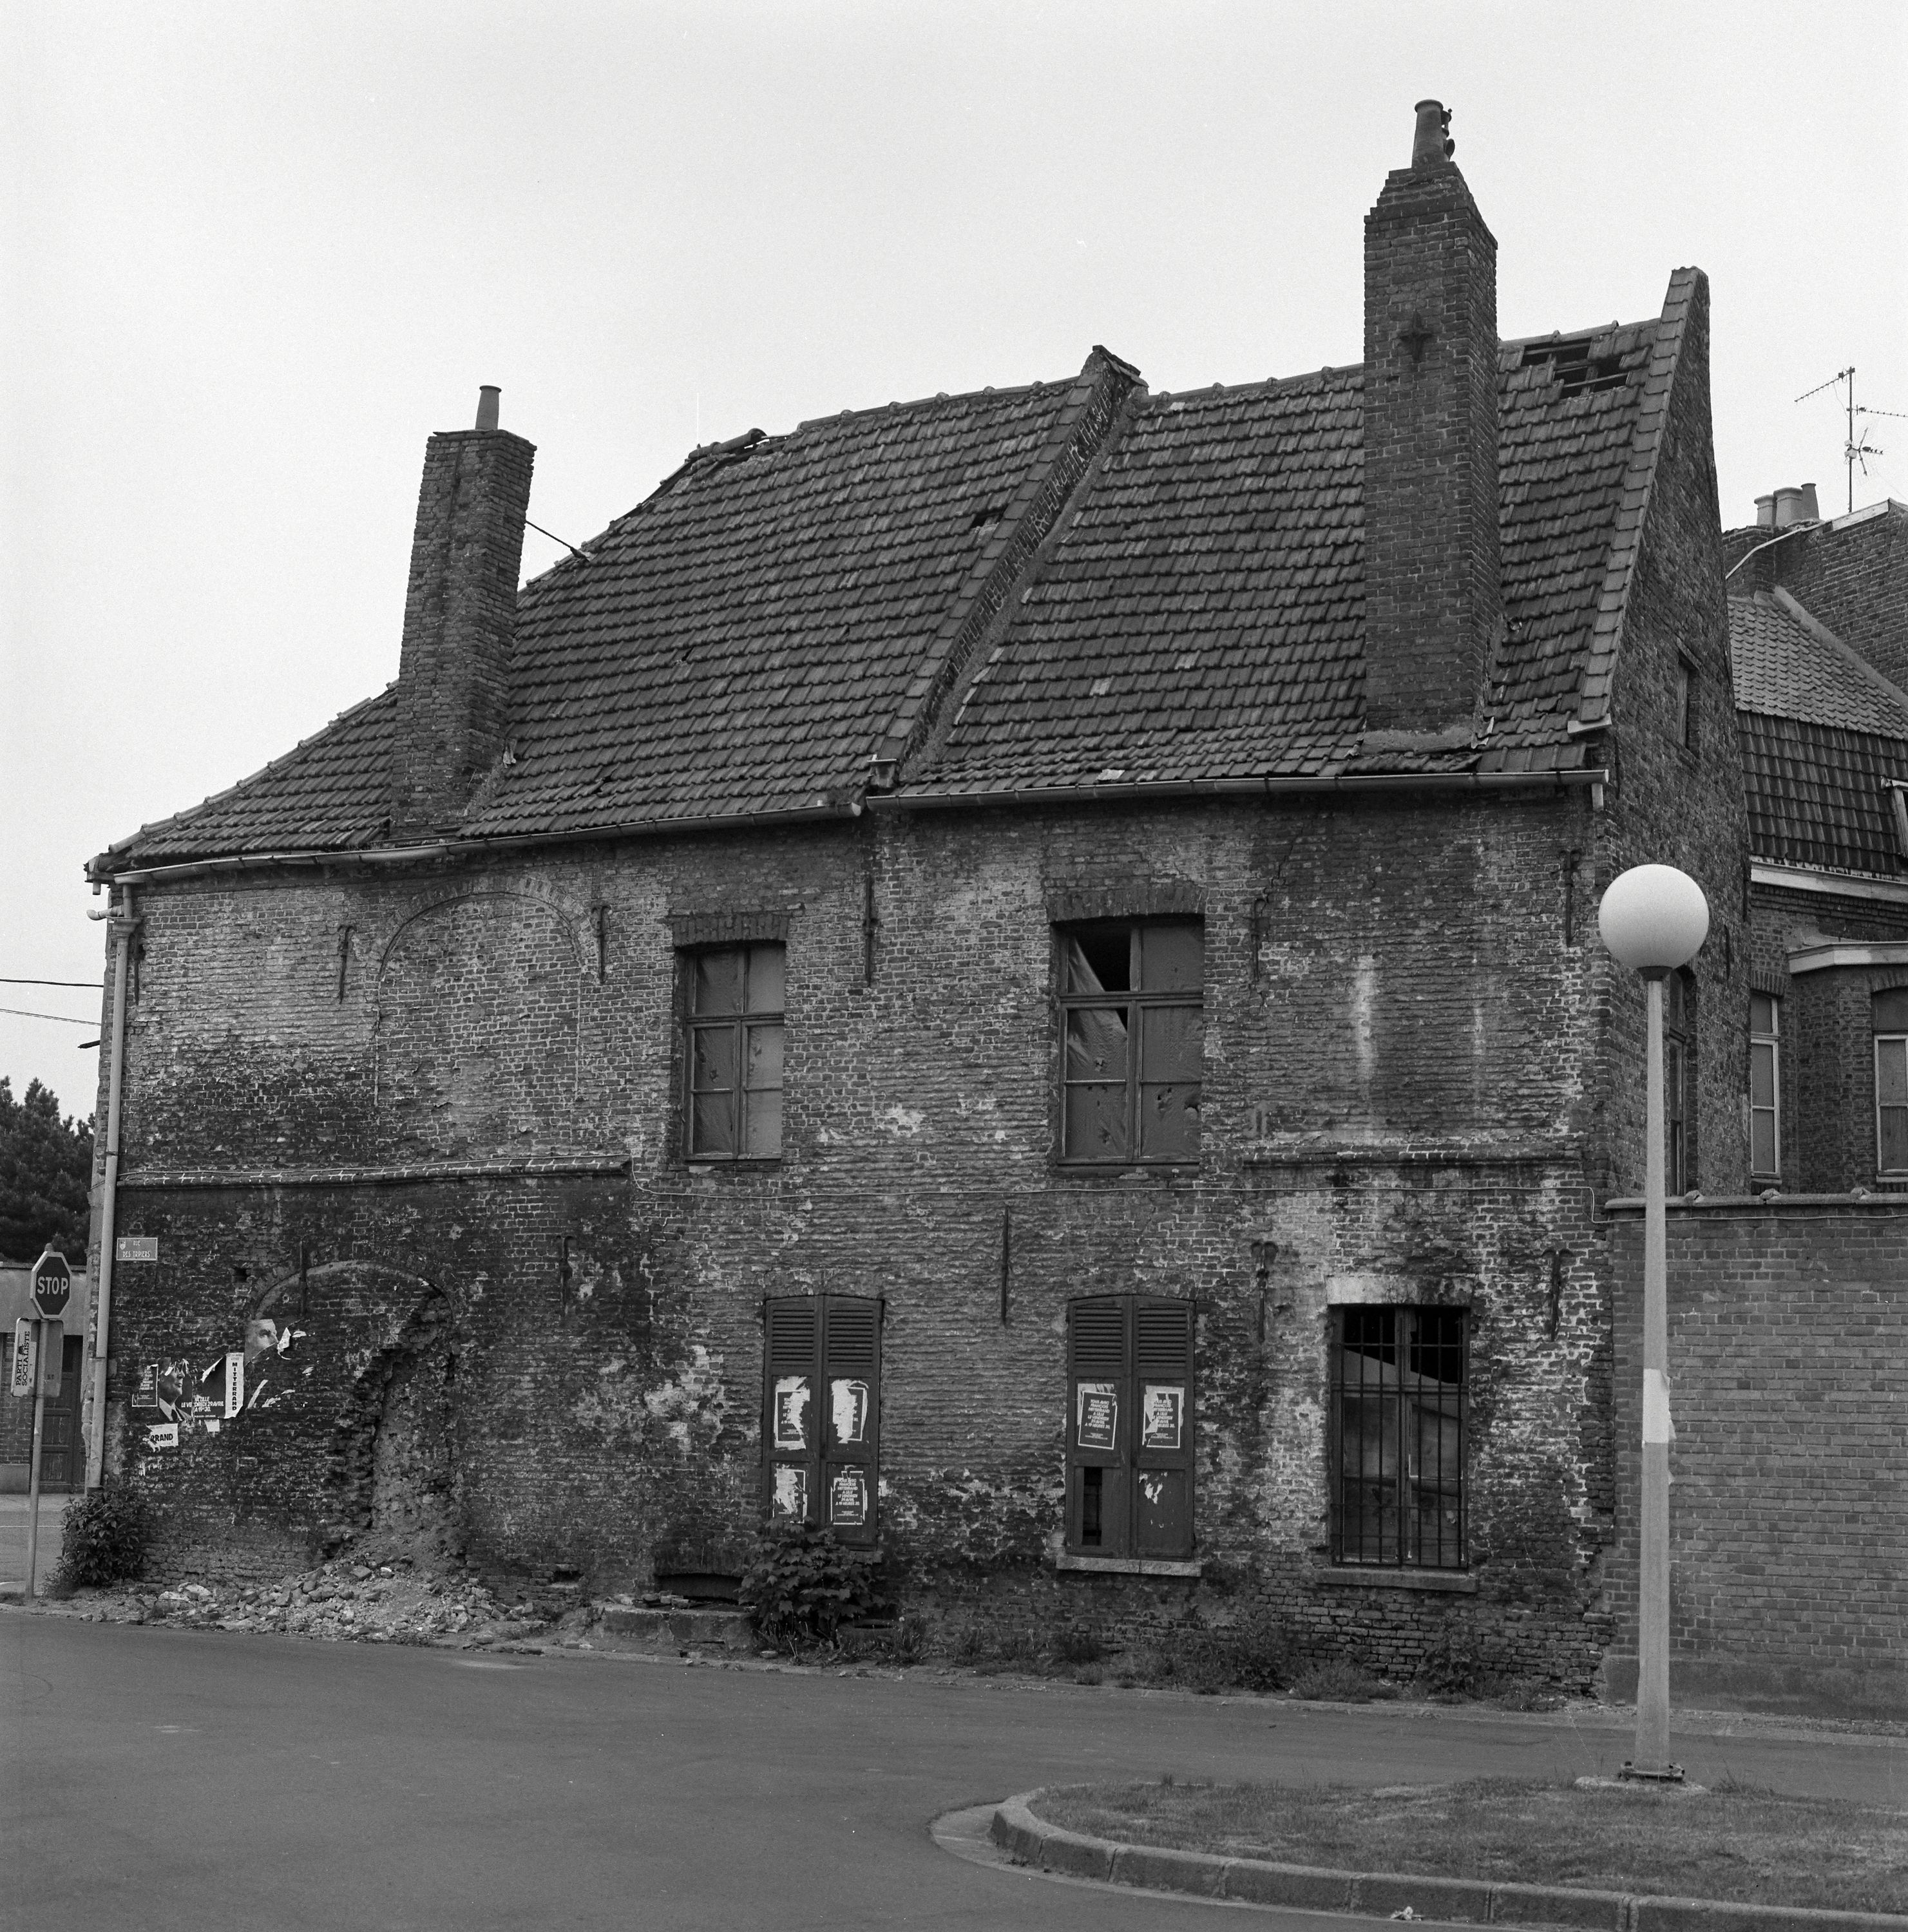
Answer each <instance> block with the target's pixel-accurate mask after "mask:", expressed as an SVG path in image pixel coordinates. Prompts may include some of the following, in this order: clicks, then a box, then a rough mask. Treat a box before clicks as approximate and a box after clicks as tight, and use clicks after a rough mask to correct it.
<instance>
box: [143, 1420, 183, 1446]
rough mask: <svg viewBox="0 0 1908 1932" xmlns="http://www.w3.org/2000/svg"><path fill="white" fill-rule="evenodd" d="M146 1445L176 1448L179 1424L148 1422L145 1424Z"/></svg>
mask: <svg viewBox="0 0 1908 1932" xmlns="http://www.w3.org/2000/svg"><path fill="white" fill-rule="evenodd" d="M146 1447H147V1448H149V1449H176V1448H178V1447H179V1424H177V1423H176V1422H149V1423H148V1424H146Z"/></svg>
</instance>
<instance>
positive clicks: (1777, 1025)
mask: <svg viewBox="0 0 1908 1932" xmlns="http://www.w3.org/2000/svg"><path fill="white" fill-rule="evenodd" d="M1759 1000H1762V1001H1767V1002H1768V1019H1769V1024H1768V1029H1767V1031H1761V1030H1759V1029H1758V1028H1757V1027H1756V1002H1757V1001H1759ZM1758 1063H1760V1064H1762V1065H1763V1066H1765V1067H1767V1069H1768V1096H1769V1097H1768V1100H1766V1101H1762V1100H1757V1099H1756V1069H1757V1065H1758ZM1758 1115H1766V1116H1767V1117H1768V1144H1769V1150H1770V1152H1769V1158H1768V1163H1767V1165H1766V1166H1761V1167H1758V1166H1756V1117H1757V1116H1758ZM1876 1145H1877V1147H1878V1148H1879V1141H1878V1142H1877V1143H1876ZM1749 1172H1750V1175H1752V1176H1753V1178H1755V1179H1756V1180H1758V1181H1780V1179H1781V1178H1782V1001H1781V1000H1780V998H1778V997H1777V995H1774V993H1757V992H1751V993H1750V995H1749Z"/></svg>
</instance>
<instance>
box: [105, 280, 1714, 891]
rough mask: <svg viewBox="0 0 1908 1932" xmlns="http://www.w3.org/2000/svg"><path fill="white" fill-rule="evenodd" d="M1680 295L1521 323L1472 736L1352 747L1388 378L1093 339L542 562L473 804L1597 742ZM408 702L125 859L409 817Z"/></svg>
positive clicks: (824, 803) (1164, 771) (367, 836)
mask: <svg viewBox="0 0 1908 1932" xmlns="http://www.w3.org/2000/svg"><path fill="white" fill-rule="evenodd" d="M1677 287H1678V284H1672V308H1673V305H1674V298H1675V295H1676V290H1677ZM1679 326H1680V325H1679V322H1678V319H1677V317H1676V315H1675V314H1672V310H1671V309H1666V317H1665V320H1663V321H1661V322H1657V323H1642V324H1636V325H1632V326H1626V327H1622V328H1612V329H1609V330H1606V331H1604V332H1601V333H1600V334H1597V335H1585V336H1579V337H1574V338H1543V339H1542V340H1538V341H1530V342H1526V343H1508V344H1505V345H1504V347H1503V350H1502V351H1501V356H1500V363H1499V368H1500V377H1501V398H1502V412H1501V474H1502V481H1503V496H1502V544H1503V557H1504V604H1505V613H1506V618H1507V634H1506V636H1505V639H1504V643H1503V644H1502V646H1501V649H1500V651H1499V652H1498V657H1497V659H1496V661H1495V663H1494V665H1493V667H1492V683H1491V690H1490V696H1489V703H1488V706H1487V710H1488V711H1489V714H1490V716H1491V718H1492V726H1491V729H1490V730H1489V733H1488V734H1487V735H1486V737H1485V738H1484V739H1483V741H1482V742H1480V743H1478V744H1476V745H1459V746H1457V747H1456V748H1453V749H1448V750H1432V751H1418V752H1415V753H1398V752H1395V751H1387V752H1384V753H1374V752H1370V751H1367V752H1366V753H1365V754H1363V757H1361V755H1360V734H1361V731H1362V722H1363V661H1362V632H1363V583H1362V572H1363V538H1362V524H1361V508H1360V484H1361V451H1360V443H1361V405H1360V385H1361V382H1362V380H1363V379H1362V372H1361V371H1360V370H1359V369H1357V368H1351V369H1345V370H1326V371H1320V372H1318V373H1317V374H1313V375H1310V376H1306V377H1297V378H1294V379H1290V380H1283V381H1274V382H1269V383H1259V384H1253V385H1249V386H1244V387H1242V388H1236V389H1214V390H1212V391H1208V392H1200V393H1198V394H1195V395H1182V396H1164V395H1161V396H1152V397H1148V396H1147V395H1146V394H1145V392H1143V390H1139V389H1133V388H1132V380H1133V372H1131V371H1128V370H1126V369H1125V365H1121V364H1119V362H1117V359H1115V358H1111V357H1108V356H1105V355H1104V352H1100V351H1096V352H1095V356H1093V357H1092V358H1089V361H1088V363H1087V365H1086V369H1085V370H1084V371H1082V373H1081V375H1080V377H1078V378H1077V379H1074V380H1072V381H1071V382H1059V383H1048V384H1035V385H1034V386H1031V387H1029V388H1026V389H1014V390H1006V391H1002V392H997V393H996V392H986V393H983V394H981V395H964V396H954V397H941V398H933V399H932V400H930V401H924V402H920V403H913V404H905V405H900V404H897V405H891V406H889V407H888V408H886V409H879V410H864V411H861V412H859V413H853V414H849V413H844V414H843V415H842V416H839V417H831V418H825V419H819V420H818V421H816V422H810V423H806V424H804V425H801V427H800V428H798V429H797V430H795V431H793V432H792V433H790V434H788V435H786V436H782V437H760V438H754V439H738V441H737V443H735V444H732V445H725V446H721V447H720V449H715V450H713V451H710V452H701V453H699V455H698V456H697V457H696V458H692V460H690V462H689V463H687V464H685V465H684V468H683V469H681V471H680V472H678V474H677V475H676V476H675V477H674V478H671V479H670V481H669V482H668V483H666V484H665V485H664V486H663V487H662V488H661V489H660V490H658V491H657V492H656V493H655V494H654V495H653V496H651V497H650V498H649V499H648V500H647V501H646V502H644V503H643V504H642V505H640V506H639V508H636V509H635V510H634V511H632V512H630V513H629V514H628V515H627V516H626V517H623V518H621V519H620V520H618V521H617V523H614V524H613V525H611V527H610V528H609V529H608V531H606V532H605V533H604V534H603V535H602V536H601V537H599V538H597V539H596V540H595V541H593V543H591V544H589V545H587V546H586V548H587V553H588V560H587V562H585V561H582V560H579V559H570V560H569V561H567V562H565V563H563V564H562V565H559V566H558V567H557V568H556V569H555V570H554V571H549V572H548V573H546V574H545V575H544V576H543V577H540V578H539V579H537V580H536V581H535V582H534V583H531V584H530V585H528V586H526V587H525V589H524V591H523V592H522V593H521V596H520V598H519V606H518V629H517V638H516V647H515V665H514V668H513V671H512V726H511V751H510V754H509V757H508V759H506V762H505V763H503V764H501V765H500V766H498V767H497V769H494V770H493V772H491V775H490V777H489V778H488V780H487V781H486V782H485V784H484V785H483V787H482V788H481V789H480V790H479V793H478V794H477V795H476V797H475V798H474V799H473V800H472V802H471V805H470V808H469V810H468V811H467V814H466V815H465V819H464V826H463V827H462V830H463V832H464V834H465V835H469V836H473V837H477V838H499V837H512V836H537V835H545V836H547V835H555V836H562V835H566V834H567V833H571V832H575V833H579V834H581V833H587V832H602V831H607V830H611V829H619V828H629V829H635V828H638V827H640V826H644V825H663V824H669V823H684V822H696V821H706V820H711V819H720V820H733V819H735V818H738V817H747V816H750V815H753V814H765V813H777V812H783V811H799V810H812V809H815V808H817V807H818V806H819V807H821V808H829V807H831V806H834V807H845V806H846V804H847V803H848V802H849V801H851V800H852V799H853V798H855V796H858V793H859V792H860V790H861V787H862V785H863V784H864V781H866V780H867V777H868V775H869V760H870V756H871V755H872V754H876V753H881V754H883V755H891V754H893V753H894V751H895V750H896V749H897V748H899V749H900V751H902V753H903V764H902V767H901V770H900V781H901V782H900V796H903V797H904V798H905V797H906V796H909V795H910V794H915V795H919V794H921V793H935V792H942V793H992V792H996V791H1001V790H1018V789H1022V788H1026V789H1037V788H1041V787H1047V786H1053V785H1059V786H1064V787H1071V786H1074V785H1086V786H1091V785H1092V784H1093V783H1094V781H1095V780H1096V779H1098V778H1100V777H1101V775H1102V774H1103V773H1104V772H1107V771H1109V770H1119V772H1121V773H1122V776H1123V778H1124V779H1125V781H1127V782H1131V783H1138V782H1143V781H1146V780H1148V779H1152V778H1158V779H1162V780H1169V781H1171V780H1192V781H1200V780H1203V779H1210V778H1245V779H1248V780H1256V779H1258V778H1266V777H1272V778H1276V777H1279V776H1282V775H1290V776H1294V777H1301V778H1303V777H1307V776H1330V775H1336V774H1338V773H1340V772H1345V771H1347V770H1372V769H1394V770H1400V769H1417V770H1424V769H1451V770H1457V771H1464V770H1477V771H1482V772H1492V771H1498V772H1502V771H1511V772H1516V771H1537V772H1543V771H1547V770H1552V769H1561V768H1564V767H1565V766H1579V765H1582V764H1583V763H1586V762H1590V761H1593V760H1594V759H1595V758H1596V757H1597V756H1598V755H1599V754H1597V752H1595V751H1593V750H1591V749H1590V748H1587V747H1585V745H1582V744H1580V743H1579V742H1574V741H1573V739H1571V737H1570V734H1569V733H1567V730H1566V728H1565V727H1566V726H1567V724H1568V723H1570V721H1572V720H1573V719H1574V718H1577V717H1578V716H1579V715H1587V716H1595V715H1600V712H1601V711H1602V710H1603V709H1604V708H1605V706H1606V701H1607V700H1606V685H1598V686H1597V688H1595V689H1593V688H1592V685H1593V682H1594V679H1593V676H1592V670H1593V668H1594V665H1595V664H1601V665H1603V670H1602V671H1601V672H1600V673H1597V676H1603V677H1605V678H1606V676H1607V672H1608V667H1609V653H1610V652H1611V650H1612V648H1613V636H1614V633H1613V631H1612V623H1613V622H1614V621H1615V619H1614V618H1613V616H1612V613H1620V611H1621V607H1622V601H1623V595H1624V588H1625V586H1626V583H1627V570H1628V567H1629V566H1628V559H1629V557H1630V554H1631V553H1632V552H1633V547H1634V540H1635V532H1636V528H1637V524H1638V520H1639V517H1640V515H1641V513H1642V512H1641V508H1640V505H1642V502H1643V501H1644V499H1645V496H1646V493H1647V484H1648V478H1649V472H1650V468H1651V464H1652V463H1654V449H1655V440H1654V438H1655V425H1656V424H1657V422H1660V410H1661V401H1662V395H1663V391H1664V389H1665V388H1666V383H1667V380H1668V372H1669V371H1670V370H1671V369H1672V368H1673V365H1674V359H1675V349H1676V344H1677V342H1678V339H1679ZM1586 354H1588V356H1589V358H1590V361H1589V362H1588V364H1586V362H1585V356H1586ZM1573 358H1574V359H1575V360H1574V362H1573V360H1572V359H1573ZM1586 368H1591V369H1594V372H1595V380H1590V381H1585V380H1581V379H1582V375H1583V372H1584V371H1585V369H1586ZM1572 370H1573V371H1575V372H1576V375H1575V379H1573V376H1572V375H1571V374H1569V373H1567V372H1568V371H1572ZM1129 392H1130V393H1129ZM1089 463H1090V466H1089ZM1056 516H1057V522H1054V521H1053V518H1054V517H1056ZM1042 519H1045V520H1046V522H1043V521H1042ZM1047 523H1052V528H1051V530H1050V532H1049V531H1048V529H1047ZM1038 539H1044V542H1041V547H1039V548H1038V550H1035V547H1034V544H1035V540H1038ZM1016 586H1017V587H1016ZM1010 592H1011V594H1009V593H1010ZM1599 652H1601V653H1602V655H1601V656H1599V655H1598V653H1599ZM393 709H394V707H393V706H392V704H391V703H390V701H389V695H388V694H386V697H380V698H377V699H373V700H371V702H370V703H368V704H367V705H365V706H360V707H359V708H358V709H357V710H356V711H353V712H348V713H347V714H346V715H345V716H344V718H341V719H340V720H338V721H337V723H336V724H334V725H332V727H329V729H328V730H326V731H325V732H323V733H320V735H319V736H318V737H317V738H316V739H312V740H311V741H308V742H307V743H306V744H305V745H302V746H301V747H299V749H298V750H297V751H295V752H293V754H291V755H290V757H287V758H285V759H283V760H280V761H278V763H276V764H275V765H272V766H269V767H267V769H266V770H265V771H264V772H262V773H260V774H259V775H257V777H256V778H252V779H250V780H248V781H245V784H242V785H240V786H239V787H235V788H234V789H233V790H232V791H230V792H228V793H224V794H221V796H219V797H218V798H215V799H211V800H209V801H208V802H206V804H205V805H202V806H200V807H198V808H196V809H195V810H194V811H189V812H185V813H182V814H179V816H178V817H176V818H174V819H171V820H166V821H164V823H161V824H160V825H157V826H150V827H148V828H146V830H144V831H143V832H140V833H138V834H136V835H134V837H133V838H131V839H129V840H128V841H125V842H124V844H122V845H121V846H120V847H116V848H115V851H114V853H113V858H112V861H111V864H110V866H109V867H108V868H107V869H119V868H123V867H125V866H126V865H130V864H137V863H141V862H164V861H167V860H169V859H171V860H177V859H187V858H203V857H211V856H222V855H227V854H233V853H257V852H263V851H284V850H300V849H302V850H333V849H338V848H341V847H353V846H356V845H359V844H365V843H368V842H371V843H374V842H380V841H388V837H389V835H388V832H386V830H385V829H384V827H383V779H382V772H381V771H380V764H381V762H382V757H383V749H382V748H383V747H385V746H386V745H388V744H389V732H390V729H391V724H392V715H391V714H392V710H393Z"/></svg>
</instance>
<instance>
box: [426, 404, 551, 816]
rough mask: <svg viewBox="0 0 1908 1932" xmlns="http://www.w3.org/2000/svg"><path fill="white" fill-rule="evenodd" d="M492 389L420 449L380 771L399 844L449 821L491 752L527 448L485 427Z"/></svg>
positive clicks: (531, 453) (493, 419) (503, 685)
mask: <svg viewBox="0 0 1908 1932" xmlns="http://www.w3.org/2000/svg"><path fill="white" fill-rule="evenodd" d="M535 458H536V449H535V447H534V446H533V445H532V444H530V443H526V442H525V441H524V440H523V438H522V437H520V436H512V435H510V434H509V433H508V432H507V431H503V430H500V429H499V428H497V392H496V390H495V389H491V388H488V387H486V388H485V389H484V390H483V391H482V393H481V395H480V396H479V401H478V405H477V427H476V428H475V429H469V430H452V431H446V432H444V433H443V434H440V435H437V436H434V437H431V440H430V441H429V442H428V443H426V444H425V450H424V481H423V484H422V487H420V489H419V491H418V493H417V528H416V532H415V533H414V534H413V536H412V538H411V544H410V584H409V586H408V587H407V589H406V591H405V593H404V649H403V652H402V654H401V657H400V659H399V662H398V738H397V743H396V745H395V747H394V748H393V751H392V773H391V796H392V811H391V832H392V837H393V838H398V839H400V840H403V839H409V838H424V837H428V836H429V835H432V834H434V833H436V832H443V831H446V830H449V829H451V828H452V827H454V826H455V824H456V823H457V820H458V814H460V813H461V811H462V810H463V808H464V805H465V804H466V802H467V801H468V799H469V798H470V794H471V793H472V792H473V791H474V790H476V787H477V785H478V784H479V782H480V781H482V778H483V776H484V774H485V772H487V771H488V769H490V767H491V765H492V764H493V763H494V762H495V760H496V759H497V755H498V754H499V753H500V751H502V750H503V724H504V706H505V703H506V699H507V697H508V690H509V671H510V650H511V643H512V634H513V633H514V632H515V628H516V621H517V575H518V571H519V569H520V568H521V565H522V562H523V549H524V514H525V513H526V512H527V511H528V509H529V508H530V465H531V463H533V460H535Z"/></svg>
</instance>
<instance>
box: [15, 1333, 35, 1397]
mask: <svg viewBox="0 0 1908 1932" xmlns="http://www.w3.org/2000/svg"><path fill="white" fill-rule="evenodd" d="M38 1327H39V1323H38V1322H35V1320H34V1319H33V1318H32V1316H30V1315H23V1316H21V1317H20V1319H19V1320H18V1321H17V1322H15V1323H14V1373H13V1380H12V1383H11V1388H12V1389H13V1392H14V1394H15V1395H31V1394H32V1393H33V1364H34V1361H35V1358H37V1356H38V1353H39V1351H38V1349H36V1348H35V1346H34V1335H33V1331H34V1330H35V1329H36V1328H38Z"/></svg>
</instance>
